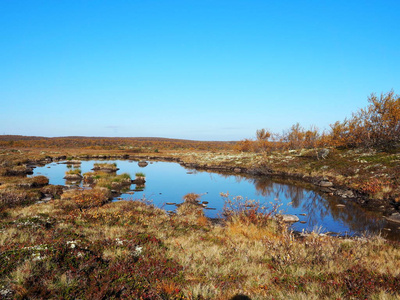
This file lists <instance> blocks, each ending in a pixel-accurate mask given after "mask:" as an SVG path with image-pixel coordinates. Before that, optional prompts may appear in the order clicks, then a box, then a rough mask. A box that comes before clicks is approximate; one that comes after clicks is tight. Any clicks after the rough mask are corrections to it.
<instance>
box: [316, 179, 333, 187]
mask: <svg viewBox="0 0 400 300" xmlns="http://www.w3.org/2000/svg"><path fill="white" fill-rule="evenodd" d="M319 186H321V187H331V186H333V183H332V182H330V181H327V180H321V181H320V182H319Z"/></svg>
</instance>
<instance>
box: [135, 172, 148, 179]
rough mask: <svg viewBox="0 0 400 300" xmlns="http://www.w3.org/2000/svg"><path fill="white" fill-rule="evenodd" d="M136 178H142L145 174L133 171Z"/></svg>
mask: <svg viewBox="0 0 400 300" xmlns="http://www.w3.org/2000/svg"><path fill="white" fill-rule="evenodd" d="M135 176H136V178H144V177H146V174H144V173H142V172H137V173H135Z"/></svg>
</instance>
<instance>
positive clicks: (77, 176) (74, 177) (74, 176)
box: [64, 174, 83, 180]
mask: <svg viewBox="0 0 400 300" xmlns="http://www.w3.org/2000/svg"><path fill="white" fill-rule="evenodd" d="M82 178H83V177H82V175H81V174H67V175H65V176H64V179H67V180H82Z"/></svg>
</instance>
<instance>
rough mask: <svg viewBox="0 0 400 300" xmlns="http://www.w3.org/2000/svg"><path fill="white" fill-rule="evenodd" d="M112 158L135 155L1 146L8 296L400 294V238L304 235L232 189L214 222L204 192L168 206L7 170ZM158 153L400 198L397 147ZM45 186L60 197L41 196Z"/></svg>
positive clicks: (3, 288) (0, 247)
mask: <svg viewBox="0 0 400 300" xmlns="http://www.w3.org/2000/svg"><path fill="white" fill-rule="evenodd" d="M56 152H59V151H56ZM109 155H115V156H123V155H126V153H124V152H112V151H111V152H109V153H107V152H104V151H102V152H100V151H94V150H93V151H89V152H86V153H83V151H82V150H79V149H76V150H73V151H71V150H68V152H67V151H66V152H64V153H61V152H59V153H54V150H51V149H50V150H48V149H47V150H46V149H41V150H40V151H39V150H35V151H34V150H32V149H17V150H15V149H14V150H12V149H3V150H2V153H1V155H0V162H1V168H0V171H1V175H2V176H1V177H0V183H1V185H0V214H1V219H0V220H1V221H0V233H1V234H0V265H1V267H0V295H1V297H2V298H4V299H26V298H31V299H32V298H33V299H35V298H36V299H41V298H50V299H51V298H66V299H77V298H79V299H104V298H107V299H113V298H114V299H118V298H127V297H128V298H129V297H130V298H137V299H140V298H142V299H230V298H232V297H234V296H235V295H247V296H248V297H250V298H251V299H287V298H292V299H361V298H369V299H397V298H399V297H400V295H399V291H400V272H399V270H400V268H399V267H400V265H399V264H400V263H399V262H400V260H399V258H400V247H399V244H398V243H396V242H389V241H386V240H384V239H382V238H380V237H377V236H375V237H367V236H366V237H363V238H354V239H342V238H333V237H329V236H325V235H321V234H319V233H318V232H314V233H311V234H309V235H295V234H293V233H291V232H289V231H287V229H286V227H285V225H284V224H283V223H281V222H280V221H279V220H274V219H272V218H271V217H272V216H273V214H274V207H261V206H258V205H259V204H258V203H251V205H249V203H247V204H246V203H245V202H244V201H243V200H242V199H237V198H235V199H231V198H230V197H229V195H225V196H226V207H225V216H226V219H225V221H224V222H222V223H217V224H216V223H213V222H211V221H210V220H208V219H207V218H206V217H205V216H204V214H203V211H202V208H201V207H200V206H199V205H198V201H197V199H198V198H197V197H198V195H193V194H191V195H188V196H187V197H186V198H185V199H171V201H173V202H180V201H184V200H185V202H184V203H185V205H182V206H180V207H179V209H178V211H177V214H172V215H169V214H167V213H166V212H165V211H163V210H161V209H158V208H155V207H153V206H152V205H149V203H144V202H143V201H119V202H113V203H110V202H109V200H108V199H109V189H108V188H104V187H97V188H95V189H93V190H90V191H83V190H79V189H77V190H73V191H69V192H66V191H64V190H63V187H61V186H51V185H48V180H47V178H45V177H43V176H37V177H33V178H26V177H25V176H23V175H21V174H24V173H23V172H22V173H18V172H15V173H13V172H11V173H10V172H9V171H8V170H16V169H21V170H27V169H29V166H30V164H32V163H38V162H42V163H45V162H50V161H51V160H53V159H55V158H56V157H60V158H63V157H64V156H65V157H70V158H74V159H76V158H79V157H82V156H84V157H88V156H106V157H107V156H109ZM145 155H146V154H145ZM157 155H160V156H161V157H164V158H166V159H167V158H173V159H177V160H178V159H179V160H180V161H181V162H183V163H191V164H194V165H196V166H198V167H211V168H212V167H216V166H217V167H227V168H229V169H230V170H233V169H234V168H240V169H243V170H250V169H252V170H275V172H277V171H279V172H282V173H287V174H289V175H290V174H302V175H306V176H311V177H321V176H322V177H327V178H328V179H329V180H331V181H333V182H335V184H338V185H341V184H343V185H347V186H350V187H354V190H355V191H362V190H363V189H364V190H365V191H364V193H365V194H366V195H367V197H371V199H374V197H377V196H379V197H377V199H378V200H379V201H380V202H382V203H388V202H390V201H394V202H395V199H396V198H395V197H396V196H395V195H396V191H397V190H396V189H397V188H398V182H397V181H396V180H397V179H396V174H397V173H396V172H398V170H397V168H398V165H397V163H396V161H397V160H398V159H399V158H398V156H397V154H389V153H382V152H371V151H369V152H366V151H354V150H337V149H336V150H332V152H331V153H330V155H328V157H327V158H326V159H325V160H318V159H317V158H316V157H315V156H314V155H313V153H312V152H309V151H308V152H307V151H306V152H304V151H303V152H302V151H296V152H293V151H291V152H289V151H286V152H276V153H268V154H266V153H261V154H260V153H258V154H257V153H237V152H231V151H229V152H221V151H214V152H202V151H191V150H187V151H183V152H179V153H177V152H165V153H158V154H157ZM147 156H150V154H147ZM378 164H379V165H378ZM357 170H358V171H357ZM372 172H373V173H372ZM374 174H375V175H379V176H375V177H374V176H373V175H374ZM382 174H387V175H384V176H382ZM103 176H106V177H107V176H110V174H108V175H104V174H103ZM368 176H369V177H368ZM99 178H100V177H99ZM371 178H372V179H374V178H376V179H377V180H381V181H383V179H385V180H388V181H385V182H384V183H383V184H381V185H378V184H377V186H378V188H376V187H375V185H372V184H371V186H372V187H374V188H371V187H370V186H369V185H366V184H367V183H368V182H371V181H370V180H369V179H371ZM372 182H374V181H372ZM363 184H364V185H365V187H363ZM386 185H389V187H392V189H391V190H390V191H389V189H388V188H385V189H384V191H386V192H385V193H382V190H379V189H382V188H384V187H385V186H386ZM379 192H380V193H379ZM45 194H47V195H51V198H52V199H53V200H51V201H48V202H42V203H40V201H39V200H40V199H41V198H42V197H43V195H45ZM392 207H395V206H392Z"/></svg>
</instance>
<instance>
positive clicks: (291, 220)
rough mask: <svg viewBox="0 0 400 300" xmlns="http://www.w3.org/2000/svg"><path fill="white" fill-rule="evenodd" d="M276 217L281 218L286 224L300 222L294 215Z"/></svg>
mask: <svg viewBox="0 0 400 300" xmlns="http://www.w3.org/2000/svg"><path fill="white" fill-rule="evenodd" d="M278 217H279V218H281V220H282V221H283V222H288V223H295V222H298V221H299V220H300V219H299V217H297V216H295V215H278Z"/></svg>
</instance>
